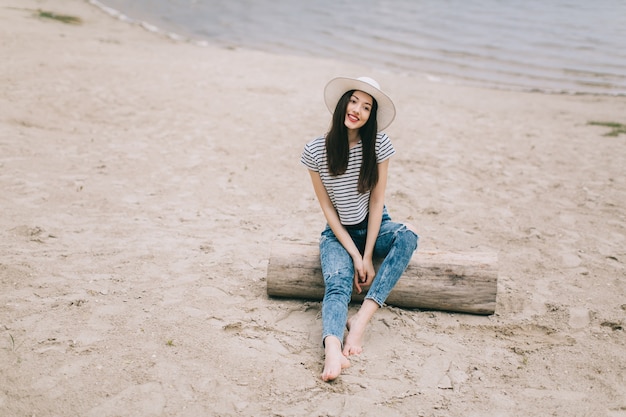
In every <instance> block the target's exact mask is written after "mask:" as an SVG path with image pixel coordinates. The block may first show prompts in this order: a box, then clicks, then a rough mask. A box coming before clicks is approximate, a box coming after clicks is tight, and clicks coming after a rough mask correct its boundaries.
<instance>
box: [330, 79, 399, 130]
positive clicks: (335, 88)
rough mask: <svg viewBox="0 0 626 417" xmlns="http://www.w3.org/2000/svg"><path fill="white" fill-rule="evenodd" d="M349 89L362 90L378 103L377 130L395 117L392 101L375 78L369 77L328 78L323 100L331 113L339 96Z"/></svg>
mask: <svg viewBox="0 0 626 417" xmlns="http://www.w3.org/2000/svg"><path fill="white" fill-rule="evenodd" d="M351 90H359V91H363V92H364V93H367V94H369V95H370V96H372V97H374V99H375V100H376V102H377V104H378V111H377V113H376V122H377V123H378V131H379V132H380V131H381V130H383V129H385V128H386V127H387V126H389V125H390V124H391V122H393V119H395V117H396V107H395V106H394V105H393V101H391V98H389V96H388V95H387V94H385V93H383V92H382V90H381V89H380V85H379V84H378V83H377V82H376V80H373V79H372V78H369V77H359V78H349V77H337V78H333V79H332V80H330V81H329V82H328V84H326V88H325V89H324V101H325V102H326V107H328V110H329V111H330V113H331V114H333V112H334V111H335V107H336V106H337V102H338V101H339V99H340V98H341V96H343V95H344V93H346V92H347V91H351Z"/></svg>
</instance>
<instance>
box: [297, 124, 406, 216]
mask: <svg viewBox="0 0 626 417" xmlns="http://www.w3.org/2000/svg"><path fill="white" fill-rule="evenodd" d="M394 153H396V151H395V149H394V148H393V145H392V144H391V141H390V140H389V136H387V135H386V134H384V133H378V134H377V135H376V161H377V162H378V163H381V162H383V161H384V160H386V159H388V158H390V157H391V156H392V155H393V154H394ZM362 159H363V148H362V145H361V142H360V141H359V143H358V144H357V145H356V146H354V147H353V148H352V149H350V154H349V156H348V168H347V169H346V172H344V173H343V174H341V175H331V174H330V173H329V172H328V163H327V161H326V139H325V137H324V136H321V137H319V138H317V139H314V140H312V141H311V142H309V143H307V144H306V145H305V147H304V151H303V152H302V157H301V159H300V161H301V162H302V164H304V166H306V167H307V168H308V169H310V170H311V171H315V172H318V173H319V174H320V178H321V179H322V183H323V184H324V187H325V188H326V192H327V193H328V197H330V201H332V203H333V206H335V210H337V214H338V215H339V219H340V220H341V224H343V225H345V226H351V225H355V224H359V223H360V222H362V221H363V220H365V218H366V217H367V214H368V213H369V200H370V192H369V191H368V192H366V193H365V194H360V193H359V191H358V183H359V173H360V170H361V161H362Z"/></svg>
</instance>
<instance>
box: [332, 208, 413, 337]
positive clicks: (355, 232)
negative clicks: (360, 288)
mask: <svg viewBox="0 0 626 417" xmlns="http://www.w3.org/2000/svg"><path fill="white" fill-rule="evenodd" d="M347 230H348V233H349V234H350V236H351V237H352V240H353V241H354V243H355V244H356V246H357V248H359V251H360V252H361V253H363V250H364V248H365V239H366V236H367V225H365V226H364V228H362V229H351V228H347ZM418 240H419V237H418V236H417V235H416V234H415V233H413V231H411V230H409V229H408V228H407V227H406V226H405V225H404V224H402V223H395V222H393V221H391V217H389V214H388V213H387V210H386V209H385V210H384V211H383V218H382V223H381V225H380V231H379V232H378V238H377V239H376V244H375V246H374V258H377V259H383V258H384V260H383V262H382V263H381V264H380V267H379V268H378V271H376V276H375V278H374V281H373V282H372V285H371V286H370V288H369V290H368V292H367V295H366V296H365V299H371V300H373V301H375V302H376V303H377V304H378V305H379V306H381V307H382V306H383V304H384V303H385V300H386V299H387V297H388V296H389V293H390V292H391V290H392V289H393V287H394V286H395V285H396V283H397V282H398V280H399V279H400V277H401V276H402V274H403V273H404V270H405V269H406V267H407V266H408V265H409V261H410V260H411V257H412V256H413V252H414V251H415V250H416V249H417V242H418ZM320 261H321V264H322V275H323V276H324V285H325V291H324V300H323V301H322V342H323V341H324V339H326V336H331V335H332V336H336V337H337V338H338V339H339V340H340V341H341V342H342V343H343V333H344V329H345V327H346V322H347V320H348V304H349V303H350V299H351V298H352V285H353V281H354V264H353V262H352V257H351V256H350V255H349V254H348V252H347V251H346V250H345V248H344V247H343V245H342V244H341V243H340V242H339V240H337V238H336V237H335V234H334V233H333V231H332V230H331V228H330V227H329V226H328V225H326V228H325V229H324V231H323V232H322V235H321V238H320Z"/></svg>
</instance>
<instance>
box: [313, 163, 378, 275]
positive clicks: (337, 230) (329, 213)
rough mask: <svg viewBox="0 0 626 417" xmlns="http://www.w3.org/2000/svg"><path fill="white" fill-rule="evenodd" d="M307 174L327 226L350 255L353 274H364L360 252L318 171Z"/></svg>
mask: <svg viewBox="0 0 626 417" xmlns="http://www.w3.org/2000/svg"><path fill="white" fill-rule="evenodd" d="M309 174H310V175H311V182H312V183H313V189H314V190H315V195H316V196H317V201H318V202H319V203H320V207H321V208H322V212H324V217H326V222H327V223H328V226H330V228H331V230H332V231H333V233H334V234H335V236H336V237H337V240H339V242H340V243H341V244H342V245H343V247H344V248H345V249H346V251H348V254H349V255H350V256H351V257H352V260H353V262H354V270H355V276H356V275H359V276H364V271H363V258H362V257H361V253H360V252H359V249H358V248H357V247H356V245H355V244H354V241H352V238H351V237H350V234H348V231H347V230H346V229H345V228H344V227H343V225H342V224H341V220H339V215H338V214H337V210H335V206H333V203H332V201H330V197H329V196H328V192H326V188H325V187H324V183H322V179H321V178H320V174H319V172H315V171H311V170H309ZM381 213H382V212H381Z"/></svg>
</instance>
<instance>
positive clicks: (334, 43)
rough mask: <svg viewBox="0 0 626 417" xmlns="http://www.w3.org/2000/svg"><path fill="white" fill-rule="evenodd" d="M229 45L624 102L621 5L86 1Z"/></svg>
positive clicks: (519, 0)
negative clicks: (615, 97)
mask: <svg viewBox="0 0 626 417" xmlns="http://www.w3.org/2000/svg"><path fill="white" fill-rule="evenodd" d="M92 3H94V4H98V5H101V6H102V5H105V6H107V7H110V8H112V9H115V10H117V11H119V12H121V13H122V14H123V15H125V16H127V17H128V18H130V19H132V20H136V21H144V22H147V23H149V24H151V25H154V26H156V27H158V28H160V29H161V30H163V31H165V32H170V33H176V34H179V35H181V36H184V37H187V38H189V39H191V40H193V41H197V42H207V43H215V44H218V45H222V46H226V47H244V48H252V49H260V50H264V51H270V52H277V53H287V54H299V55H307V56H319V57H328V58H339V59H343V60H347V61H350V62H367V63H368V65H369V66H374V67H377V68H381V69H384V70H388V71H390V72H396V73H412V74H420V75H424V76H425V77H428V78H429V79H431V80H436V81H439V82H449V83H462V84H469V85H484V86H490V87H496V88H505V89H513V90H531V91H534V90H539V91H546V92H566V93H590V94H610V95H626V0H596V1H580V0H553V1H551V0H472V1H470V0H429V1H426V0H361V1H358V2H357V1H347V0H316V1H313V0H92Z"/></svg>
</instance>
